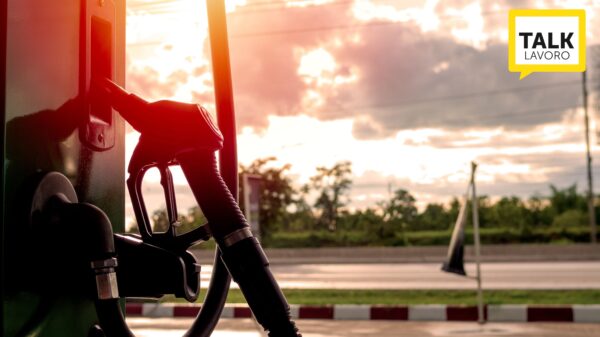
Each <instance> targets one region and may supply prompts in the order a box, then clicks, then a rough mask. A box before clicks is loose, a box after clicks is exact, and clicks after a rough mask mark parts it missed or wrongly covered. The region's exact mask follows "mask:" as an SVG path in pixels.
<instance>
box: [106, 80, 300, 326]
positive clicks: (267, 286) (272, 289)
mask: <svg viewBox="0 0 600 337" xmlns="http://www.w3.org/2000/svg"><path fill="white" fill-rule="evenodd" d="M104 88H105V90H106V93H107V94H108V95H109V97H110V98H109V99H110V101H111V102H112V105H113V107H114V108H115V109H116V110H117V111H119V112H120V113H121V115H122V116H123V117H124V118H125V119H126V120H127V121H128V122H129V123H130V124H131V125H132V126H133V127H134V128H135V129H136V130H137V131H139V132H140V133H141V136H140V142H139V143H138V146H137V147H136V149H135V150H134V153H133V157H132V159H131V161H130V164H129V168H128V171H129V173H130V177H129V179H128V186H129V187H130V194H131V196H132V203H133V205H134V208H135V210H136V217H138V215H139V218H138V224H139V223H144V222H145V221H144V217H145V215H144V212H142V210H141V209H140V208H141V207H142V206H138V205H142V203H140V202H137V199H139V197H138V194H139V184H136V183H134V182H135V181H137V180H139V179H138V178H136V177H139V176H140V172H143V171H144V170H146V169H147V168H148V167H150V166H157V167H164V166H168V165H171V164H173V163H178V164H179V165H180V166H181V168H182V170H183V172H184V174H185V176H186V178H187V181H188V183H189V185H190V187H191V189H192V192H193V193H194V196H195V198H196V200H197V201H198V204H199V205H200V208H201V209H202V211H203V213H204V215H205V216H206V218H207V220H208V226H209V228H210V233H212V235H213V237H214V239H215V241H216V242H217V244H218V246H219V249H220V250H221V253H222V261H223V262H224V264H225V266H226V267H227V269H228V271H229V273H230V274H231V276H232V277H233V279H234V281H235V282H237V283H238V285H239V287H240V289H241V291H242V293H243V294H244V297H245V298H246V301H247V302H248V305H249V306H250V309H251V310H252V312H253V313H254V316H255V317H256V320H257V321H258V322H259V323H260V324H261V325H262V326H263V328H264V329H265V330H267V331H269V336H271V337H298V336H300V334H299V333H298V329H297V328H296V326H295V323H294V322H293V321H292V320H291V317H290V308H289V305H288V303H287V300H286V299H285V296H284V295H283V292H282V291H281V289H280V288H279V285H278V284H277V282H276V281H275V278H274V277H273V274H272V273H271V270H270V269H269V262H268V260H267V257H266V255H265V253H264V251H263V249H262V247H261V246H260V243H259V242H258V241H257V240H256V238H254V236H253V235H252V233H251V232H250V229H249V226H248V223H247V221H246V219H245V218H244V215H243V214H242V212H241V210H240V208H239V205H238V204H237V202H236V200H235V198H234V197H233V196H232V195H231V192H230V191H229V189H228V188H227V185H226V184H225V182H224V181H223V178H222V177H221V175H220V173H219V169H218V167H217V164H216V158H215V153H214V152H215V151H217V150H219V149H220V148H221V146H222V144H223V136H222V135H221V132H220V131H219V130H218V129H217V127H216V125H215V124H214V123H213V122H212V118H211V117H210V115H209V114H208V112H206V110H205V109H204V108H202V107H201V106H199V105H197V104H186V103H179V102H173V101H158V102H154V103H148V102H146V101H145V100H143V99H141V98H139V97H138V96H135V95H133V94H130V93H128V92H127V91H125V90H124V89H123V88H121V87H119V86H117V85H116V84H114V83H112V82H111V81H109V80H106V81H105V82H104ZM130 180H131V181H132V184H129V181H130ZM142 231H146V229H144V228H140V232H142ZM153 235H154V234H153V233H148V234H147V235H146V236H145V238H144V239H145V240H146V239H152V236H153ZM142 237H144V235H143V236H142ZM169 240H170V241H177V238H172V239H169Z"/></svg>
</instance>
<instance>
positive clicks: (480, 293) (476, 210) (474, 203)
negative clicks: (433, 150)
mask: <svg viewBox="0 0 600 337" xmlns="http://www.w3.org/2000/svg"><path fill="white" fill-rule="evenodd" d="M476 169H477V163H476V162H471V188H472V189H473V190H472V191H473V193H472V199H471V200H472V208H473V237H474V241H475V264H476V266H477V276H476V280H477V321H478V322H479V324H483V323H485V316H484V313H483V289H481V263H480V257H481V243H480V242H479V205H478V204H479V201H478V199H477V190H476V188H475V170H476Z"/></svg>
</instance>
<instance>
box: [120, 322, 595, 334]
mask: <svg viewBox="0 0 600 337" xmlns="http://www.w3.org/2000/svg"><path fill="white" fill-rule="evenodd" d="M127 321H128V324H129V326H130V327H131V328H132V329H133V331H134V333H135V335H136V336H137V337H181V336H183V334H184V332H185V331H186V329H187V328H188V327H189V326H190V325H191V323H192V319H186V318H164V319H163V318H129V319H127ZM297 323H298V327H300V330H301V332H302V335H303V336H304V337H325V336H327V337H342V336H343V337H364V336H377V337H392V336H393V337H396V336H402V337H427V336H439V337H444V336H448V337H451V336H457V337H458V336H460V337H468V336H474V337H481V336H505V337H523V336H527V337H592V336H595V337H597V336H599V335H600V324H583V323H488V324H485V325H483V326H479V325H478V324H477V323H474V322H473V323H471V322H469V323H461V322H394V321H328V320H300V321H298V322H297ZM212 336H214V337H226V336H227V337H229V336H231V337H261V336H264V335H263V334H261V333H260V332H259V329H258V327H257V326H256V324H255V323H254V322H253V321H251V320H250V319H221V320H220V321H219V325H218V326H217V329H216V330H215V332H214V333H213V334H212Z"/></svg>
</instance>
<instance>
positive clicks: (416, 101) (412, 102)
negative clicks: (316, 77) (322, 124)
mask: <svg viewBox="0 0 600 337" xmlns="http://www.w3.org/2000/svg"><path fill="white" fill-rule="evenodd" d="M575 84H576V85H580V84H581V80H573V81H562V82H554V83H546V84H540V85H531V86H516V87H508V88H501V89H494V90H484V91H476V92H470V93H464V94H460V95H448V96H438V97H420V98H415V99H411V100H403V101H396V102H390V103H381V104H373V105H363V106H355V107H352V108H351V109H352V110H365V109H377V108H391V107H397V106H413V105H419V104H424V103H433V102H443V101H452V100H459V99H466V98H481V97H483V96H494V95H501V94H506V93H512V92H517V93H522V92H528V91H532V90H540V89H548V88H553V87H560V86H565V85H575ZM346 111H347V109H339V110H328V111H323V112H325V113H327V112H333V113H335V112H346Z"/></svg>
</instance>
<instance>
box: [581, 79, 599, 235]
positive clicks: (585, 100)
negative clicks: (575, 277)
mask: <svg viewBox="0 0 600 337" xmlns="http://www.w3.org/2000/svg"><path fill="white" fill-rule="evenodd" d="M581 74H582V89H583V112H584V114H585V148H586V162H587V183H588V190H587V199H588V219H589V221H590V242H591V243H596V210H595V208H594V184H593V180H592V154H591V152H590V125H589V124H590V119H589V115H588V92H587V72H586V71H584V72H582V73H581Z"/></svg>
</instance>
